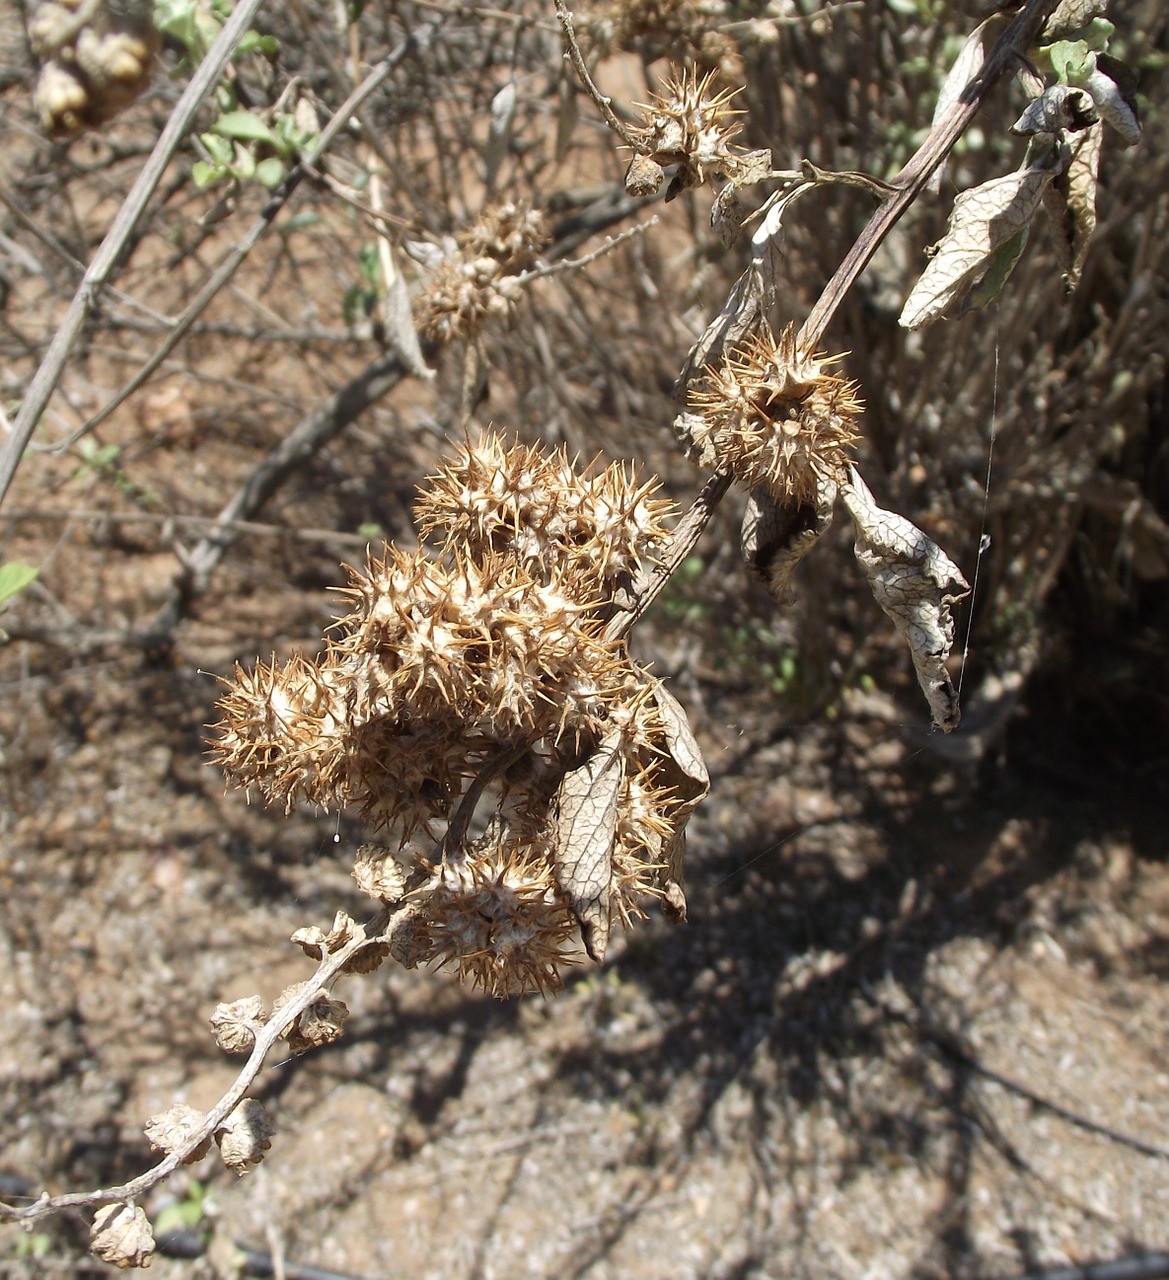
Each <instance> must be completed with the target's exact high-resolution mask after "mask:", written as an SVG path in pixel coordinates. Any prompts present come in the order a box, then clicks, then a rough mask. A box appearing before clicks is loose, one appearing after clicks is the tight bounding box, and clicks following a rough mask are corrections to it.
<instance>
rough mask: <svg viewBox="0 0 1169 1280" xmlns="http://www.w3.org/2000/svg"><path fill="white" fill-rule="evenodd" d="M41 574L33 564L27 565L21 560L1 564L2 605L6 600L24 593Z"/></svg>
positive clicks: (0, 600) (0, 597) (0, 598)
mask: <svg viewBox="0 0 1169 1280" xmlns="http://www.w3.org/2000/svg"><path fill="white" fill-rule="evenodd" d="M39 572H40V571H39V570H38V569H34V568H33V566H32V565H31V564H25V563H23V561H20V560H9V562H8V563H7V564H0V604H3V603H4V601H5V600H11V599H12V597H13V596H14V595H16V594H18V593H19V592H21V591H23V590H24V589H25V587H27V586H28V584H29V583H30V582H32V581H34V580H35V578H36V576H37V574H38V573H39Z"/></svg>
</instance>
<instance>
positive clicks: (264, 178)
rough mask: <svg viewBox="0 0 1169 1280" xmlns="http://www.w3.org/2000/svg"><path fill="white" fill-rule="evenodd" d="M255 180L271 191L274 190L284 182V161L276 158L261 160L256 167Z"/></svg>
mask: <svg viewBox="0 0 1169 1280" xmlns="http://www.w3.org/2000/svg"><path fill="white" fill-rule="evenodd" d="M255 178H256V181H257V182H258V183H259V184H260V185H261V186H264V187H267V188H268V190H269V191H271V190H273V189H274V188H276V187H278V186H279V185H280V184H281V183H282V182H283V181H284V161H283V160H278V159H277V158H276V157H275V156H270V157H269V158H268V159H267V160H261V161H260V163H259V164H258V165H256V173H255Z"/></svg>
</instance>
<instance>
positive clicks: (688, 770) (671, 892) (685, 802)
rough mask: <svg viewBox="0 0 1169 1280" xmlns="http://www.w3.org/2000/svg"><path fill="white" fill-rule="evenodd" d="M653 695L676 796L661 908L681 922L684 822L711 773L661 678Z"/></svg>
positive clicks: (668, 779)
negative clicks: (663, 730) (661, 725)
mask: <svg viewBox="0 0 1169 1280" xmlns="http://www.w3.org/2000/svg"><path fill="white" fill-rule="evenodd" d="M653 695H654V701H655V702H656V703H657V708H658V714H659V715H660V716H661V719H662V724H663V726H664V728H665V731H666V749H667V751H668V752H669V757H668V762H663V767H662V782H663V785H664V786H665V787H667V788H668V789H669V790H670V791H672V792H673V793H674V795H675V796H676V797H677V803H676V805H675V806H674V807H673V809H672V818H673V823H674V829H673V831H672V832H671V834H670V835H669V837H668V838H667V839H666V840H665V841H663V844H662V850H661V855H660V856H661V857H662V859H663V861H664V862H665V864H666V868H667V870H666V876H665V885H664V889H665V896H664V898H663V899H662V910H663V912H664V913H665V915H666V917H667V918H668V919H669V920H671V921H673V923H675V924H680V923H681V922H682V921H684V920H685V919H686V893H685V890H684V888H683V855H684V854H685V852H686V823H687V822H688V821H689V819H690V815H691V813H693V812H694V810H695V809H696V808H697V807H698V805H699V804H700V803H701V802H702V800H703V799H704V798H705V797H706V794H707V792H708V791H709V790H710V774H709V773H708V772H707V769H706V764H705V762H704V761H703V759H702V751H701V750H700V748H699V746H698V743H697V741H696V740H695V738H694V734H693V733H692V732H691V729H690V721H689V720H688V719H687V718H686V712H685V710H683V708H682V705H681V703H679V702H678V700H677V698H675V697H674V695H673V694H672V693H671V692H670V691H669V690H668V689H667V688H666V686H665V685H664V684H663V683H662V682H661V681H660V680H655V681H654V682H653Z"/></svg>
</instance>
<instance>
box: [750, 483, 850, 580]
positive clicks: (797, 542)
mask: <svg viewBox="0 0 1169 1280" xmlns="http://www.w3.org/2000/svg"><path fill="white" fill-rule="evenodd" d="M836 492H837V490H836V485H835V484H834V483H833V482H832V481H831V480H828V479H825V478H821V479H819V480H818V481H817V484H816V499H815V503H814V504H808V503H804V504H801V505H799V506H794V507H792V506H786V507H785V506H780V504H779V503H778V502H777V501H776V500H775V498H774V496H773V495H772V493H771V491H770V490H768V489H766V488H762V487H760V488H757V489H754V490H752V492H751V496H750V497H749V498H748V500H747V511H746V514H745V515H744V516H743V531H742V535H741V540H740V545H741V547H742V551H743V558H744V559H745V560H746V561H747V564H748V565H749V566H750V567H751V569H752V571H753V572H754V573H755V574H756V575H757V576H758V577H759V578H761V579H762V580H763V582H765V583H766V584H767V589H768V591H769V592H770V593H771V595H772V598H773V599H775V600H778V601H779V603H780V604H788V603H789V602H790V600H791V596H792V586H791V582H792V575H793V574H794V573H795V571H796V566H797V565H798V564H799V563H800V561H801V560H802V559H803V558H804V557H805V556H806V555H807V554H808V552H809V551H811V549H812V548H813V547H814V546H815V545H816V543H817V542H818V541H819V540H820V538H821V536H822V535H823V534H824V532H825V530H827V528H828V526H829V525H830V524H831V523H832V508H833V506H834V505H835V503H836Z"/></svg>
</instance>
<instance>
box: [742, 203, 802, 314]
mask: <svg viewBox="0 0 1169 1280" xmlns="http://www.w3.org/2000/svg"><path fill="white" fill-rule="evenodd" d="M815 185H816V184H815V183H813V182H804V183H801V184H800V185H799V186H798V187H793V188H792V189H791V190H790V191H777V192H776V193H775V195H773V196H772V197H771V199H770V200H768V201H767V203H766V204H765V205H764V206H763V208H762V209H760V211H759V213H760V216H761V219H762V220H761V221H760V223H759V226H758V227H756V228H755V232H754V234H753V235H752V236H751V270H752V271H754V272H755V274H756V276H757V277H758V279H759V297H760V304H761V307H762V312H763V317H764V318H765V319H769V320H771V321H772V322H773V328H775V330H776V332H778V331H779V329H780V328H781V327H782V326H781V325H780V319H781V316H780V308H779V271H780V263H781V260H782V258H783V239H784V237H783V216H784V214H785V213H786V212H787V210H788V206H789V205H792V204H794V203H795V202H796V201H797V200H798V199H799V198H800V196H802V195H805V194H806V193H807V192H809V191H811V190H812V188H813V187H814V186H815Z"/></svg>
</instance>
